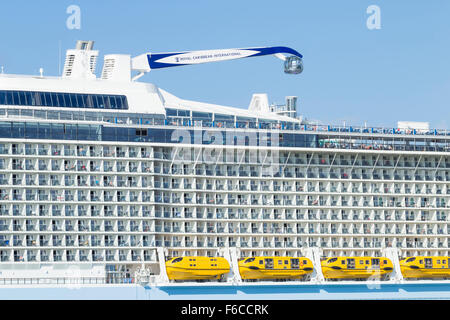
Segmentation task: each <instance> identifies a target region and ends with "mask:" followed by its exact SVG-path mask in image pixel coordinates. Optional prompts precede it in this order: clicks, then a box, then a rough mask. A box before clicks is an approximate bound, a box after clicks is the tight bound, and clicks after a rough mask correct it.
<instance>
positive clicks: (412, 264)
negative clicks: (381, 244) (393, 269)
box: [400, 256, 450, 279]
mask: <svg viewBox="0 0 450 320" xmlns="http://www.w3.org/2000/svg"><path fill="white" fill-rule="evenodd" d="M400 270H401V271H402V274H403V277H404V278H406V279H409V278H418V279H424V278H450V258H449V257H444V256H440V257H439V256H438V257H423V256H422V257H406V258H404V259H402V260H400Z"/></svg>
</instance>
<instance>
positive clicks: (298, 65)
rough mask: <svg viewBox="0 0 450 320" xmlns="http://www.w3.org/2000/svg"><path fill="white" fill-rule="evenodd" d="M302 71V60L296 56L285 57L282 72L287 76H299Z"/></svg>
mask: <svg viewBox="0 0 450 320" xmlns="http://www.w3.org/2000/svg"><path fill="white" fill-rule="evenodd" d="M302 71H303V62H302V59H301V58H299V57H296V56H290V57H287V58H286V60H285V61H284V72H285V73H289V74H299V73H302Z"/></svg>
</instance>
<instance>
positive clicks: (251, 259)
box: [245, 258, 261, 263]
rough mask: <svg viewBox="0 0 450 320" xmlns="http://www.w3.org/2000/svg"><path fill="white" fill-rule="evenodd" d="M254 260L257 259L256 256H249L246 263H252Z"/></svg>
mask: <svg viewBox="0 0 450 320" xmlns="http://www.w3.org/2000/svg"><path fill="white" fill-rule="evenodd" d="M253 261H255V258H248V259H247V260H245V263H250V262H253ZM260 262H261V261H260Z"/></svg>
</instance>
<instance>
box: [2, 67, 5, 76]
mask: <svg viewBox="0 0 450 320" xmlns="http://www.w3.org/2000/svg"><path fill="white" fill-rule="evenodd" d="M4 71H5V70H4V67H3V66H2V74H4V73H5V72H4Z"/></svg>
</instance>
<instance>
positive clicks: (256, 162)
mask: <svg viewBox="0 0 450 320" xmlns="http://www.w3.org/2000/svg"><path fill="white" fill-rule="evenodd" d="M288 49H289V48H285V47H274V48H253V49H235V51H234V53H233V50H232V49H227V50H228V51H225V53H221V54H220V55H218V54H217V52H218V51H215V53H214V52H213V53H214V54H203V55H197V56H196V55H195V54H191V53H177V54H175V53H172V54H160V55H151V54H145V55H141V56H138V57H136V58H131V56H130V55H123V54H120V55H119V54H117V55H116V54H113V55H106V56H105V58H104V66H103V70H102V72H101V76H100V77H97V76H96V75H95V71H96V64H97V58H98V51H96V50H94V49H93V42H92V41H79V42H77V46H76V48H75V49H72V50H68V51H67V55H66V61H65V64H64V70H63V73H62V75H61V76H60V77H49V76H45V75H44V74H43V70H41V72H40V74H39V75H31V76H25V75H12V74H3V73H2V74H0V291H1V290H4V288H6V287H8V286H16V287H17V286H19V287H20V286H26V285H30V286H32V287H34V288H38V287H39V286H49V287H52V286H58V285H60V284H63V285H68V284H72V285H79V286H82V285H90V286H93V287H95V286H102V287H108V285H111V286H114V285H116V286H120V285H136V286H138V285H139V286H141V287H142V288H144V289H145V288H146V289H148V290H150V291H151V288H153V290H154V288H155V287H158V288H160V289H161V288H166V289H167V288H172V289H167V290H169V291H170V290H172V291H170V292H172V293H170V294H172V295H173V294H175V296H176V293H174V292H175V291H176V290H178V291H177V292H184V294H186V292H194V291H192V288H193V287H195V286H197V287H198V288H209V289H208V290H209V291H205V292H203V293H204V296H207V295H208V294H210V293H211V290H212V289H211V287H212V286H213V287H214V288H216V289H217V290H219V292H221V293H223V292H226V291H227V290H229V288H231V287H232V288H238V287H239V286H242V287H245V286H246V287H252V286H253V288H257V286H259V287H258V288H261V287H263V286H264V285H266V286H272V285H273V282H272V283H271V282H270V281H261V282H258V283H254V282H252V283H249V284H247V283H246V282H244V281H243V279H242V278H241V277H240V274H239V272H238V269H239V262H242V261H243V259H245V258H249V257H292V258H299V257H307V258H308V259H309V260H310V261H312V264H313V265H314V271H313V273H312V274H311V275H310V276H309V277H307V278H306V279H302V280H298V279H297V280H293V281H289V280H285V281H282V282H279V281H278V282H277V283H276V284H277V286H278V287H279V286H286V287H289V286H293V285H295V286H297V287H300V286H302V285H303V286H304V287H307V286H310V285H312V283H315V284H321V285H327V286H333V285H335V284H334V283H333V284H330V283H329V282H328V281H327V279H325V278H324V274H323V273H322V271H321V263H323V261H324V260H325V259H327V258H330V257H374V258H377V257H378V258H382V257H386V258H388V259H390V260H391V261H392V263H393V266H394V267H393V269H394V270H393V272H392V274H391V276H390V277H389V278H388V279H387V280H386V279H384V280H385V281H381V280H379V282H377V283H382V284H381V286H386V285H387V284H388V283H390V284H391V285H393V284H394V283H395V284H396V285H398V284H399V283H406V282H408V281H411V280H406V279H404V278H403V277H402V274H401V270H400V261H401V260H402V259H404V258H408V257H443V258H442V259H440V260H442V264H443V265H440V266H439V267H442V268H447V269H448V267H449V266H448V264H446V265H444V263H448V262H447V261H448V257H449V253H450V250H449V229H450V227H449V213H450V153H449V150H450V132H448V131H446V130H434V129H429V128H428V127H427V126H423V124H421V123H418V124H417V125H414V124H411V123H409V125H405V123H403V125H402V124H401V123H399V126H398V128H372V127H367V126H360V127H352V126H342V127H339V126H330V125H319V124H315V123H311V122H308V121H306V120H304V119H302V117H299V116H297V98H296V97H294V96H290V97H287V99H286V105H283V106H277V105H270V104H269V100H268V97H267V95H266V94H254V95H253V97H252V99H251V101H250V104H249V107H248V108H247V109H244V108H234V107H227V106H222V105H215V104H208V103H202V102H197V101H191V100H185V99H182V98H179V97H177V96H175V95H173V94H171V93H169V92H167V91H165V90H164V89H162V88H159V87H157V86H156V85H154V84H151V83H145V82H140V81H138V79H139V78H140V77H141V76H142V75H143V74H145V73H146V72H148V71H150V70H151V69H156V68H163V67H173V66H178V65H185V64H195V63H198V62H199V61H195V58H196V57H197V58H198V59H210V60H211V61H203V62H212V61H213V60H214V59H229V58H236V57H239V58H243V57H247V58H249V57H252V56H261V55H268V54H273V55H275V56H277V57H278V58H283V57H282V56H280V51H281V52H284V53H289V54H291V55H292V56H290V57H284V59H283V60H284V61H285V67H286V69H285V71H286V72H287V73H300V72H301V70H302V69H303V66H302V64H301V59H299V58H298V57H299V56H300V57H301V55H298V54H296V51H295V50H292V49H289V50H288ZM204 52H206V51H203V53H204ZM171 57H175V58H174V59H173V60H170V59H169V58H171ZM170 61H172V62H170ZM133 72H137V74H136V75H133ZM195 256H198V257H211V258H213V257H223V258H225V259H226V260H227V261H228V262H229V263H230V272H229V273H228V274H227V275H225V277H223V278H222V279H221V281H216V282H214V281H207V282H206V283H204V282H200V283H199V282H195V281H194V283H192V282H191V283H189V281H188V282H184V283H174V282H173V281H171V280H170V279H169V278H168V277H167V272H166V265H165V262H166V261H169V260H170V259H173V258H176V257H195ZM440 260H437V261H440ZM177 261H178V260H177ZM280 261H281V260H280ZM297 261H298V259H297ZM449 262H450V261H449ZM439 263H440V262H439ZM191 266H192V265H191ZM374 281H378V280H374ZM412 281H413V282H414V280H412ZM424 281H425V282H424V283H430V285H431V284H433V283H434V284H436V283H438V282H439V283H440V285H441V287H440V289H439V290H440V292H441V294H442V292H443V293H445V294H447V296H446V297H447V298H449V297H448V293H449V292H450V286H449V283H448V281H446V280H445V279H442V280H424ZM346 283H347V284H348V285H350V286H355V285H357V284H355V283H354V282H352V281H347V280H346V281H343V282H342V283H339V284H336V285H339V286H341V287H342V286H344V287H345V285H346ZM409 283H410V282H409ZM416 283H417V281H416ZM171 286H172V287H171ZM183 286H184V287H183ZM442 286H443V287H442ZM175 288H176V290H175ZM183 288H185V289H183ZM226 288H228V289H226ZM267 288H268V287H267ZM352 288H354V287H352ZM174 290H175V291H174ZM183 290H185V291H183ZM186 290H187V291H186ZM189 290H191V291H189ZM233 290H237V289H233ZM233 290H232V291H233ZM281 290H283V289H281ZM439 290H438V291H439ZM150 291H149V292H150ZM169 291H167V292H169ZM350 291H351V290H350ZM350 291H349V292H350ZM282 292H285V291H282ZM234 293H235V292H234ZM310 293H311V292H310ZM341 293H342V292H341ZM179 294H183V293H179ZM445 294H444V296H445ZM181 296H182V295H181ZM179 297H180V296H179ZM182 297H183V296H182ZM184 297H186V296H184ZM272 297H273V295H272Z"/></svg>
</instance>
